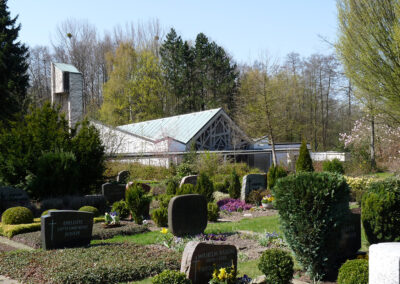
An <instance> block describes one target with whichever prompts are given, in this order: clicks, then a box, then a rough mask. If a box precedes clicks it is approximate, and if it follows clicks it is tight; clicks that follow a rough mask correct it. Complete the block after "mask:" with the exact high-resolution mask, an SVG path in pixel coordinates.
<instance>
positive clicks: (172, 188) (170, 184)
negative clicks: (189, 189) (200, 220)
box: [166, 178, 179, 195]
mask: <svg viewBox="0 0 400 284" xmlns="http://www.w3.org/2000/svg"><path fill="white" fill-rule="evenodd" d="M178 188H179V182H178V181H177V180H176V179H173V178H170V179H168V181H167V190H166V193H167V194H172V195H175V194H176V190H177V189H178Z"/></svg>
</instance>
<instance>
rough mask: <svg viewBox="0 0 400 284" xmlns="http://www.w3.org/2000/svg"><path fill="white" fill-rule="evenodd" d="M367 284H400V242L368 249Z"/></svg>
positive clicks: (372, 246)
mask: <svg viewBox="0 0 400 284" xmlns="http://www.w3.org/2000/svg"><path fill="white" fill-rule="evenodd" d="M369 283H370V284H400V242H397V243H380V244H375V245H371V246H370V247H369Z"/></svg>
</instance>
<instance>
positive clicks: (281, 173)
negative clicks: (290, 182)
mask: <svg viewBox="0 0 400 284" xmlns="http://www.w3.org/2000/svg"><path fill="white" fill-rule="evenodd" d="M285 176H287V171H286V170H285V169H284V168H283V167H281V166H276V167H275V166H274V165H273V164H272V165H271V166H270V167H269V169H268V174H267V183H268V188H269V189H271V188H273V187H274V185H275V183H276V181H277V180H278V179H279V178H283V177H285Z"/></svg>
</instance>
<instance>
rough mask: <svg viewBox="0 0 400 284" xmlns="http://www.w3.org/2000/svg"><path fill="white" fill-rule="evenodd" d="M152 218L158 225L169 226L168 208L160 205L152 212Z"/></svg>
mask: <svg viewBox="0 0 400 284" xmlns="http://www.w3.org/2000/svg"><path fill="white" fill-rule="evenodd" d="M151 219H152V220H153V221H154V223H156V225H157V226H158V227H167V226H168V208H166V207H160V208H157V209H154V210H153V212H152V213H151Z"/></svg>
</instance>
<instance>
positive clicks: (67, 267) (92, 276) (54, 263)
mask: <svg viewBox="0 0 400 284" xmlns="http://www.w3.org/2000/svg"><path fill="white" fill-rule="evenodd" d="M128 256H129V257H128ZM155 256H156V257H155ZM180 257H181V255H180V254H179V253H177V252H175V251H173V250H170V249H167V248H165V247H162V246H159V247H154V246H150V247H149V246H143V245H137V244H133V243H129V242H126V243H122V244H121V243H119V244H106V245H100V246H89V247H86V248H72V249H60V250H33V251H27V250H19V251H15V252H13V253H7V254H4V253H0V263H1V265H0V274H1V275H8V276H9V277H10V278H12V279H16V280H18V281H20V282H24V283H88V284H89V283H121V282H131V281H138V280H141V279H143V278H147V277H150V276H152V275H156V274H158V273H161V272H162V271H164V270H167V269H171V270H177V269H179V268H180ZM49 259H51V261H48V260H49ZM94 262H95V263H96V265H93V264H94ZM27 269H29V273H28V274H27V273H26V271H27Z"/></svg>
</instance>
